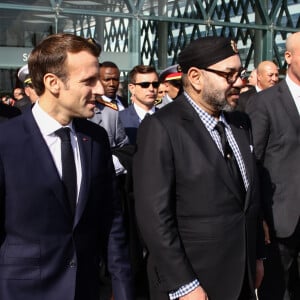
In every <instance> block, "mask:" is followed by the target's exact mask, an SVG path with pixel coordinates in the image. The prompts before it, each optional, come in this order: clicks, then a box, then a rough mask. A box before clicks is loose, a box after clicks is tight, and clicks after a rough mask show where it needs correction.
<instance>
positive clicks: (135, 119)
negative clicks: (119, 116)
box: [129, 104, 140, 128]
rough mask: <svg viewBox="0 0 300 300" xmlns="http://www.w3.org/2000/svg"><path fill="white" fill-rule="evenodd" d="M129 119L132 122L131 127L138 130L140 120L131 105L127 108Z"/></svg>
mask: <svg viewBox="0 0 300 300" xmlns="http://www.w3.org/2000/svg"><path fill="white" fill-rule="evenodd" d="M129 112H130V119H131V120H132V127H135V128H138V127H139V126H140V118H139V116H138V114H137V112H136V110H135V109H134V106H133V104H132V105H130V106H129Z"/></svg>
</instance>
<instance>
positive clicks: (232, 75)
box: [203, 68, 246, 84]
mask: <svg viewBox="0 0 300 300" xmlns="http://www.w3.org/2000/svg"><path fill="white" fill-rule="evenodd" d="M203 70H204V71H207V72H211V73H215V74H217V75H219V76H221V77H223V78H225V79H226V81H227V83H229V84H233V83H235V82H236V81H237V79H238V78H239V77H240V78H241V79H245V78H246V69H245V68H241V69H240V70H239V71H238V72H224V71H220V70H214V69H210V68H205V69H203Z"/></svg>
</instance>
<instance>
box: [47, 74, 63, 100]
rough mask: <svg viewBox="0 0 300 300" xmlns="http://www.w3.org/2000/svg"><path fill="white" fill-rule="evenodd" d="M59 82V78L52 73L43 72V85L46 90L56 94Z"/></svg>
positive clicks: (58, 89)
mask: <svg viewBox="0 0 300 300" xmlns="http://www.w3.org/2000/svg"><path fill="white" fill-rule="evenodd" d="M60 84H61V80H59V78H58V77H57V76H56V75H54V74H52V73H47V74H45V76H44V85H45V89H46V90H48V91H50V92H51V93H52V94H55V95H57V94H58V93H59V91H60Z"/></svg>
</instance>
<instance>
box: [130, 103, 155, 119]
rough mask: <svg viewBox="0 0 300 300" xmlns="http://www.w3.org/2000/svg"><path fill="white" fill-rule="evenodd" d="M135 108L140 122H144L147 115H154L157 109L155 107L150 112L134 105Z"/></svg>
mask: <svg viewBox="0 0 300 300" xmlns="http://www.w3.org/2000/svg"><path fill="white" fill-rule="evenodd" d="M133 106H134V109H135V111H136V113H137V115H138V116H139V121H140V122H142V121H143V119H144V118H145V116H146V114H149V115H152V114H154V113H155V107H154V106H153V107H152V108H151V109H150V110H148V111H146V110H144V109H142V108H141V107H139V106H138V105H136V104H135V103H133Z"/></svg>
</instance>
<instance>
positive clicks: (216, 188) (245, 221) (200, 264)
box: [133, 37, 264, 300]
mask: <svg viewBox="0 0 300 300" xmlns="http://www.w3.org/2000/svg"><path fill="white" fill-rule="evenodd" d="M178 63H179V66H180V67H181V70H182V73H183V74H182V81H183V87H184V93H183V94H182V95H181V96H180V97H178V98H177V99H176V101H173V102H172V103H170V104H168V105H167V106H165V107H164V108H162V109H161V110H159V111H158V112H157V113H155V114H154V115H153V116H151V117H150V118H147V119H145V120H144V121H143V123H142V124H141V126H140V127H139V131H138V136H137V152H136V154H135V157H134V162H133V183H134V197H135V208H136V216H137V222H138V226H139V229H140V232H141V237H142V240H143V241H144V242H145V247H146V249H147V252H148V253H147V256H146V257H147V270H148V277H149V286H150V299H151V300H154V299H155V300H167V299H179V300H207V299H213V300H225V299H226V300H250V299H251V300H252V299H256V297H255V292H254V290H255V288H256V287H257V286H258V285H259V284H260V282H261V279H262V274H263V263H262V260H261V258H263V257H264V239H263V230H262V221H261V220H260V218H259V211H260V210H259V208H260V199H259V193H258V182H257V179H258V177H257V176H256V173H257V170H256V164H255V157H254V154H253V153H252V150H253V147H252V146H251V144H252V141H251V132H250V125H249V119H248V117H247V115H246V114H245V113H241V112H227V111H226V110H227V109H228V110H230V106H229V105H228V103H227V97H228V93H229V92H230V91H231V90H232V88H237V89H240V88H241V86H242V84H243V81H242V74H243V72H244V70H243V68H242V66H241V61H240V57H239V54H238V49H237V47H236V43H235V42H234V41H233V40H231V39H230V38H223V37H205V38H199V39H198V40H195V41H194V42H192V43H191V44H190V45H188V46H187V47H186V48H185V49H184V50H183V51H182V52H181V53H180V55H179V57H178Z"/></svg>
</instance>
